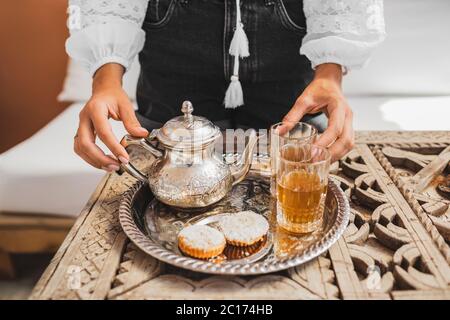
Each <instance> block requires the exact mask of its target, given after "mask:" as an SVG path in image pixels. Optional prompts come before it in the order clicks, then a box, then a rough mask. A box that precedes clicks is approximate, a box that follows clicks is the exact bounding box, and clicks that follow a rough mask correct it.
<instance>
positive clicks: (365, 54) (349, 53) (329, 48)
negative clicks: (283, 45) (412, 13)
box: [300, 0, 385, 70]
mask: <svg viewBox="0 0 450 320" xmlns="http://www.w3.org/2000/svg"><path fill="white" fill-rule="evenodd" d="M303 3H304V5H303V7H304V8H303V9H304V13H305V16H306V26H307V34H306V36H305V37H304V38H303V42H302V46H301V48H300V53H301V54H304V55H306V56H307V57H308V59H309V60H310V61H311V64H312V67H313V68H315V67H316V66H317V65H319V64H322V63H337V64H340V65H342V66H343V67H344V69H346V70H351V69H357V68H361V67H362V66H364V64H365V63H366V62H367V61H368V60H369V58H370V56H371V53H372V52H373V50H374V49H375V48H376V47H377V46H378V45H379V44H380V43H381V42H383V40H384V38H385V26H384V16H383V1H382V0H304V2H303Z"/></svg>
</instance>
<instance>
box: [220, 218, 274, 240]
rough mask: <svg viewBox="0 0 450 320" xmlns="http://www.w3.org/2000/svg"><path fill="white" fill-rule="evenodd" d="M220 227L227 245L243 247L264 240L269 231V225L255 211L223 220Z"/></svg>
mask: <svg viewBox="0 0 450 320" xmlns="http://www.w3.org/2000/svg"><path fill="white" fill-rule="evenodd" d="M218 227H219V229H220V230H221V231H222V233H223V235H224V236H225V239H226V241H227V243H229V244H231V245H233V246H238V247H243V246H251V245H253V244H255V243H257V242H258V241H260V240H262V239H263V238H264V236H265V235H266V234H267V232H268V231H269V223H268V222H267V220H266V218H264V217H263V216H262V215H260V214H257V213H255V212H253V211H242V212H239V213H233V214H230V215H227V216H224V217H223V218H221V219H220V220H219V222H218Z"/></svg>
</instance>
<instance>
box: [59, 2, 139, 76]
mask: <svg viewBox="0 0 450 320" xmlns="http://www.w3.org/2000/svg"><path fill="white" fill-rule="evenodd" d="M147 4H148V0H108V1H105V0H69V9H68V11H69V19H68V27H69V30H70V37H69V38H68V39H67V41H66V51H67V53H68V54H69V56H70V57H72V58H73V59H75V60H78V61H80V62H82V63H83V64H84V65H86V67H87V68H88V69H89V71H90V73H91V75H93V74H94V73H95V71H96V70H97V69H98V68H100V67H101V66H102V65H104V64H106V63H110V62H115V63H119V64H121V65H123V66H124V67H125V69H128V68H129V67H130V66H131V63H132V62H133V60H134V58H135V56H136V55H137V54H138V53H139V52H140V51H141V50H142V48H143V46H144V42H145V32H144V31H143V30H142V28H141V27H142V23H143V21H144V18H145V14H146V10H147Z"/></svg>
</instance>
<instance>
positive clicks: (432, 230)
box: [373, 147, 450, 263]
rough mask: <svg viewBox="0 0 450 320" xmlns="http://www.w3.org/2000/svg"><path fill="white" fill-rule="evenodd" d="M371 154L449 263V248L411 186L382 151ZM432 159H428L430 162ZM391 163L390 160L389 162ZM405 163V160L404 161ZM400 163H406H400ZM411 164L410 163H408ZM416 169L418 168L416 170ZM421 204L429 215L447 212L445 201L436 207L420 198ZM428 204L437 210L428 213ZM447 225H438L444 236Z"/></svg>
mask: <svg viewBox="0 0 450 320" xmlns="http://www.w3.org/2000/svg"><path fill="white" fill-rule="evenodd" d="M373 152H374V154H375V156H376V158H377V160H378V161H379V162H380V164H381V166H382V167H383V168H384V170H385V171H386V173H387V174H388V175H389V177H390V178H391V179H392V181H393V182H394V183H395V185H396V186H397V187H398V189H399V190H400V192H401V193H402V194H403V196H404V198H405V199H406V201H407V202H408V204H409V205H410V207H411V208H412V209H413V210H414V212H415V213H416V215H417V217H418V218H419V219H420V221H421V222H422V224H423V225H424V227H425V229H426V230H427V232H428V233H429V234H430V235H431V237H432V239H433V241H434V242H435V243H436V245H437V247H438V248H439V250H440V251H441V252H442V254H443V255H444V257H445V259H446V260H447V263H450V247H449V245H448V244H447V243H446V242H445V238H444V236H443V235H442V234H441V233H440V232H439V230H438V228H437V226H435V224H434V223H433V220H432V219H433V218H430V216H429V215H428V213H427V212H426V211H425V209H424V208H423V207H422V205H421V204H420V203H419V201H418V199H417V198H416V196H415V195H414V193H413V192H412V189H411V186H410V185H409V184H408V182H407V181H405V179H403V178H402V177H401V175H400V174H399V173H398V171H397V170H396V169H395V167H394V166H393V164H392V163H391V162H390V161H389V159H388V158H387V157H386V156H385V154H384V153H385V151H382V150H381V149H380V148H379V147H374V148H373ZM419 157H420V156H419V155H414V154H413V155H411V153H405V158H408V159H409V160H411V159H418V158H419ZM431 160H432V159H430V161H431ZM391 161H392V160H391ZM405 161H406V160H405ZM394 163H396V164H398V162H397V161H394ZM402 163H408V162H402ZM409 163H411V162H409ZM417 169H418V168H417ZM417 171H418V170H417ZM422 203H425V208H427V209H428V211H429V212H431V213H437V212H439V211H440V212H446V211H447V210H448V203H446V201H445V200H442V201H440V204H439V205H436V201H434V202H433V201H431V202H430V201H427V202H425V201H423V196H422ZM430 204H433V205H432V207H434V208H438V209H437V210H436V209H435V210H431V211H430V206H431V205H430ZM434 220H435V221H437V222H440V221H439V220H437V219H434ZM447 223H448V220H445V222H444V220H442V221H441V224H439V225H440V229H441V230H443V234H444V235H445V236H448V230H450V228H448V227H447V226H446V224H447Z"/></svg>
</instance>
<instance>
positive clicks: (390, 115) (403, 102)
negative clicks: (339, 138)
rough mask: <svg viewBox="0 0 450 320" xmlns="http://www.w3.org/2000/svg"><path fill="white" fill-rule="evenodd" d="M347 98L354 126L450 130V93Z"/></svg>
mask: <svg viewBox="0 0 450 320" xmlns="http://www.w3.org/2000/svg"><path fill="white" fill-rule="evenodd" d="M348 102H349V104H350V106H351V107H352V109H353V114H354V129H355V130H444V131H447V130H450V122H449V119H450V96H442V97H389V96H384V97H383V96H380V97H350V98H349V99H348ZM449 135H450V132H449Z"/></svg>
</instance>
